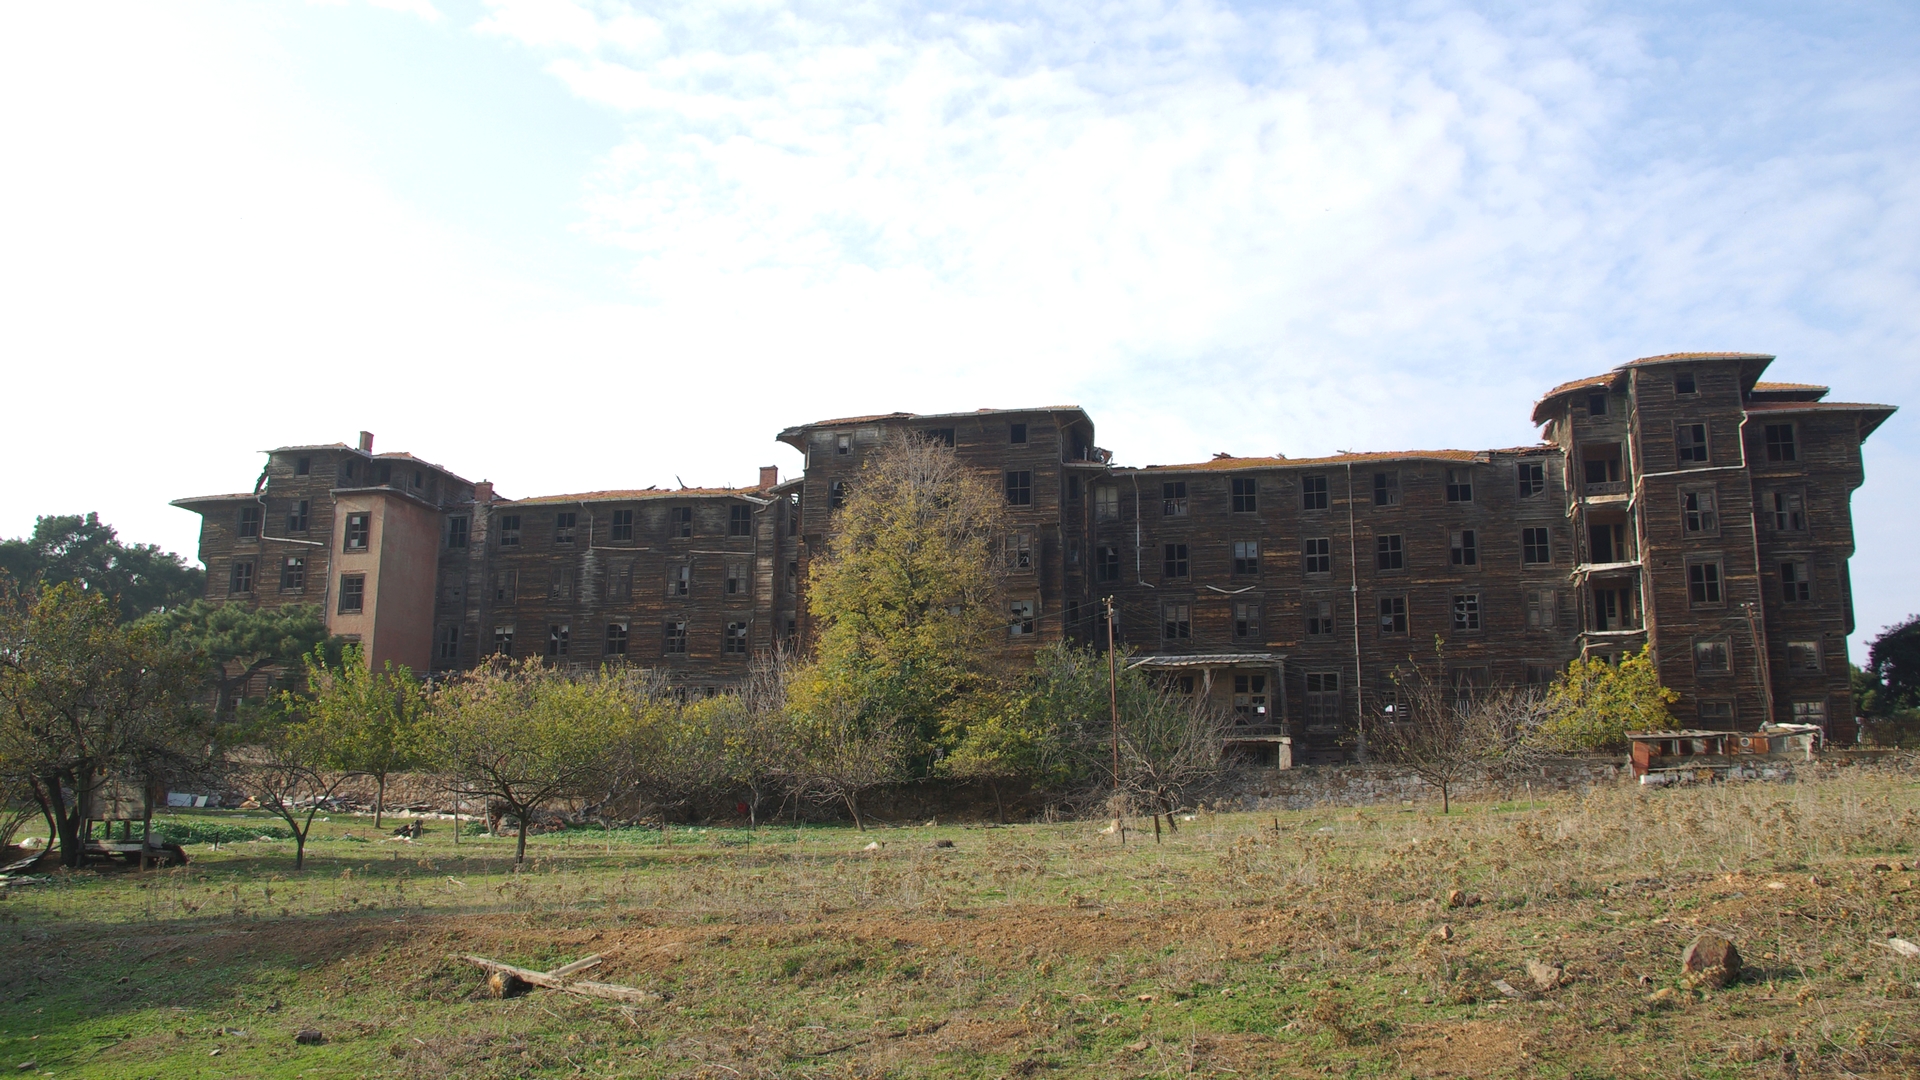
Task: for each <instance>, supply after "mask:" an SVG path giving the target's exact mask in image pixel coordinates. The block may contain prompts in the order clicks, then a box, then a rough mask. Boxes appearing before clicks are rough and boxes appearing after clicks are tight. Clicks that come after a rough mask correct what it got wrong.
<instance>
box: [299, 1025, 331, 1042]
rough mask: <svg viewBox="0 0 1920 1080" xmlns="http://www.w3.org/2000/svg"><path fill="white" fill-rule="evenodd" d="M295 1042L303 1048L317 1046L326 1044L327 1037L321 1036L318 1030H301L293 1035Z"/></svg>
mask: <svg viewBox="0 0 1920 1080" xmlns="http://www.w3.org/2000/svg"><path fill="white" fill-rule="evenodd" d="M293 1041H294V1042H297V1043H299V1044H300V1045H301V1046H317V1045H319V1044H320V1043H323V1042H326V1041H327V1037H326V1036H325V1035H322V1034H320V1032H319V1030H318V1029H317V1028H301V1029H300V1030H299V1031H296V1032H294V1033H293Z"/></svg>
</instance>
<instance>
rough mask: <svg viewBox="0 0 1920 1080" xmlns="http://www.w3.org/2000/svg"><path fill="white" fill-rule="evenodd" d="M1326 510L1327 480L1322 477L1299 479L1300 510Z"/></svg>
mask: <svg viewBox="0 0 1920 1080" xmlns="http://www.w3.org/2000/svg"><path fill="white" fill-rule="evenodd" d="M1326 508H1327V478H1326V477H1324V476H1305V477H1301V479H1300V509H1302V510H1325V509H1326Z"/></svg>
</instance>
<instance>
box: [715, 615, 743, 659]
mask: <svg viewBox="0 0 1920 1080" xmlns="http://www.w3.org/2000/svg"><path fill="white" fill-rule="evenodd" d="M721 651H722V652H723V653H725V654H726V655H728V656H745V655H747V624H746V623H743V622H730V623H728V624H727V636H726V638H725V640H724V641H723V642H722V648H721Z"/></svg>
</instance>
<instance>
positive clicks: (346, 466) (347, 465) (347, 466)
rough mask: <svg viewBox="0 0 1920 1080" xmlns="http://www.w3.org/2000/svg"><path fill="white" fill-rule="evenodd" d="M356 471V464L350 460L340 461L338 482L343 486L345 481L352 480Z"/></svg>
mask: <svg viewBox="0 0 1920 1080" xmlns="http://www.w3.org/2000/svg"><path fill="white" fill-rule="evenodd" d="M356 471H357V468H356V463H355V462H354V461H353V460H352V459H351V458H349V459H348V460H346V461H342V462H341V463H340V482H341V483H343V484H344V483H346V482H347V481H349V480H351V479H353V477H354V473H355V472H356Z"/></svg>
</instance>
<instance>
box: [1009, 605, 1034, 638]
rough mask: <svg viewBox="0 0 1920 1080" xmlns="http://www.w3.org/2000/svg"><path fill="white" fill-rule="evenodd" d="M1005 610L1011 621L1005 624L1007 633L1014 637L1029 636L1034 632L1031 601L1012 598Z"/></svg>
mask: <svg viewBox="0 0 1920 1080" xmlns="http://www.w3.org/2000/svg"><path fill="white" fill-rule="evenodd" d="M1007 612H1008V614H1009V615H1010V616H1011V617H1012V621H1010V622H1009V623H1008V624H1007V633H1008V634H1010V635H1012V636H1014V637H1030V636H1032V634H1033V632H1034V626H1035V621H1034V615H1033V601H1031V600H1014V601H1011V602H1009V603H1008V605H1007Z"/></svg>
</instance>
